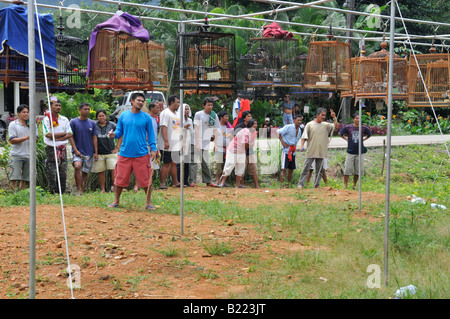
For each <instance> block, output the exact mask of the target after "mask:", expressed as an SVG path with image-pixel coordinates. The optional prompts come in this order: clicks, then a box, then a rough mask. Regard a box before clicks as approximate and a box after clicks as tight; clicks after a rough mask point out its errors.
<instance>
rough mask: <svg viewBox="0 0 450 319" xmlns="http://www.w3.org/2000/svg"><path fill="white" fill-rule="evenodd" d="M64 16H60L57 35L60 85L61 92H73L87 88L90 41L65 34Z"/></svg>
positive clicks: (57, 61)
mask: <svg viewBox="0 0 450 319" xmlns="http://www.w3.org/2000/svg"><path fill="white" fill-rule="evenodd" d="M62 20H63V18H62V16H61V15H60V16H59V26H58V30H59V34H57V35H56V36H55V46H56V63H57V65H58V82H59V83H58V87H57V88H54V89H56V90H58V91H60V92H66V93H68V94H73V93H75V92H80V91H85V90H86V71H87V60H88V52H89V41H88V40H87V39H80V38H77V37H72V36H68V35H65V34H64V33H63V30H64V26H63V23H62V22H63V21H62Z"/></svg>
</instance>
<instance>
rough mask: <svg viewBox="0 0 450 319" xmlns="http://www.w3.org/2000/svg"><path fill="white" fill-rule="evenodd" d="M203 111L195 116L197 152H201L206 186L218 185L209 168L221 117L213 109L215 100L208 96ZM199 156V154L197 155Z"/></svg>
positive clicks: (203, 179) (203, 178) (203, 177)
mask: <svg viewBox="0 0 450 319" xmlns="http://www.w3.org/2000/svg"><path fill="white" fill-rule="evenodd" d="M202 104H203V111H198V112H197V113H195V116H194V138H195V148H196V152H197V154H201V162H202V181H203V183H205V184H206V186H211V187H217V184H214V183H212V182H211V170H210V169H209V145H210V143H211V141H212V140H214V136H216V135H217V130H218V129H220V122H219V117H218V116H217V114H216V113H215V112H214V111H213V110H212V108H213V100H212V99H211V98H210V97H206V98H205V99H204V100H203V103H202ZM196 158H197V156H196Z"/></svg>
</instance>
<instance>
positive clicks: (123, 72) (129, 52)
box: [86, 12, 153, 90]
mask: <svg viewBox="0 0 450 319" xmlns="http://www.w3.org/2000/svg"><path fill="white" fill-rule="evenodd" d="M124 30H126V31H124ZM148 41H149V35H148V31H147V30H145V29H144V28H143V27H142V24H141V23H140V21H139V20H138V19H137V18H135V17H133V16H131V15H129V14H127V13H125V12H123V13H122V12H120V14H117V13H116V14H115V15H114V16H113V17H112V18H111V19H109V20H108V21H106V22H104V23H103V24H100V25H98V26H97V27H96V29H95V30H94V32H93V34H92V35H91V40H90V52H89V60H88V74H87V75H88V80H87V83H86V87H87V88H100V89H113V90H153V82H152V75H151V63H150V49H149V46H148Z"/></svg>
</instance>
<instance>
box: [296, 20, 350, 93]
mask: <svg viewBox="0 0 450 319" xmlns="http://www.w3.org/2000/svg"><path fill="white" fill-rule="evenodd" d="M327 37H328V41H315V40H314V37H313V39H312V41H311V42H310V43H309V47H308V57H307V61H306V66H305V76H304V82H303V83H304V87H305V88H307V89H313V90H314V89H317V90H326V91H334V92H337V91H342V90H351V88H352V70H351V64H350V63H349V62H350V59H351V49H350V44H349V43H344V42H341V41H337V40H333V38H334V36H333V33H332V30H331V27H330V31H329V33H328V35H327Z"/></svg>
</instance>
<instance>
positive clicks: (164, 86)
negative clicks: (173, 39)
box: [148, 41, 169, 92]
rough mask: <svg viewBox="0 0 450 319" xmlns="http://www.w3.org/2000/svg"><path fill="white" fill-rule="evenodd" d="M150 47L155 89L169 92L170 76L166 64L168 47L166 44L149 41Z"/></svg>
mask: <svg viewBox="0 0 450 319" xmlns="http://www.w3.org/2000/svg"><path fill="white" fill-rule="evenodd" d="M148 47H149V51H150V68H151V73H152V82H153V90H155V91H164V92H168V91H169V76H168V73H167V64H166V48H165V46H164V44H158V43H156V42H154V41H149V42H148Z"/></svg>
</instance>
